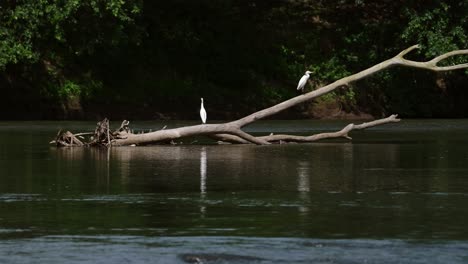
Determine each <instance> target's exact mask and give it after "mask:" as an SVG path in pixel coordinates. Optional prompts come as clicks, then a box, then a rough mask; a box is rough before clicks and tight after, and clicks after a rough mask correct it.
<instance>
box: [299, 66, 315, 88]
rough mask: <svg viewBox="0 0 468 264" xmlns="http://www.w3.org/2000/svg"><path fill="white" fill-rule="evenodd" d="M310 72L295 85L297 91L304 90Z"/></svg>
mask: <svg viewBox="0 0 468 264" xmlns="http://www.w3.org/2000/svg"><path fill="white" fill-rule="evenodd" d="M311 73H312V72H310V71H306V72H305V74H304V76H302V78H301V79H300V80H299V83H298V84H297V90H304V87H305V86H306V84H307V80H309V77H310V75H309V74H311Z"/></svg>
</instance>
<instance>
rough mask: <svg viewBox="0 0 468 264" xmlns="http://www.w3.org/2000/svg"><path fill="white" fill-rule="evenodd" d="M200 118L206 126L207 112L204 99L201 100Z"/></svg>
mask: <svg viewBox="0 0 468 264" xmlns="http://www.w3.org/2000/svg"><path fill="white" fill-rule="evenodd" d="M200 118H201V121H202V122H203V124H205V123H206V110H205V107H203V98H202V99H201V107H200Z"/></svg>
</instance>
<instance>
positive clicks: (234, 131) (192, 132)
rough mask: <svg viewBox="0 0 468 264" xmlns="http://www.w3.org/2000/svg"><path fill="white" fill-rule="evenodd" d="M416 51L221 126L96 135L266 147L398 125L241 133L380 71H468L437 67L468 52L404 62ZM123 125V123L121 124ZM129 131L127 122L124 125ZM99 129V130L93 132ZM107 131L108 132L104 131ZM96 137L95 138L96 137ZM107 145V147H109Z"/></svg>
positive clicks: (124, 141)
mask: <svg viewBox="0 0 468 264" xmlns="http://www.w3.org/2000/svg"><path fill="white" fill-rule="evenodd" d="M417 48H419V45H414V46H411V47H409V48H407V49H405V50H403V51H402V52H400V53H399V54H397V55H396V56H395V57H393V58H390V59H388V60H385V61H383V62H381V63H379V64H376V65H374V66H372V67H370V68H368V69H365V70H363V71H360V72H358V73H356V74H353V75H350V76H347V77H344V78H342V79H339V80H337V81H335V82H333V83H331V84H328V85H326V86H323V87H321V88H318V89H316V90H314V91H311V92H308V93H305V94H302V95H299V96H296V97H293V98H291V99H289V100H286V101H283V102H281V103H279V104H277V105H274V106H272V107H269V108H266V109H263V110H260V111H258V112H255V113H253V114H250V115H248V116H246V117H243V118H241V119H238V120H235V121H231V122H227V123H222V124H201V125H195V126H186V127H179V128H173V129H163V130H158V131H155V132H150V133H144V134H133V133H130V130H129V129H123V128H122V126H121V128H120V129H119V130H118V131H115V132H113V133H112V134H111V135H107V137H104V136H102V135H97V136H98V137H102V138H106V139H107V140H109V141H107V142H106V143H105V144H104V145H106V146H124V145H139V144H157V143H162V142H170V141H172V140H175V139H180V138H185V137H191V136H200V135H204V136H209V137H211V138H213V139H216V140H219V141H222V142H228V143H237V144H247V143H250V144H258V145H267V144H271V143H278V142H280V143H283V142H312V141H317V140H320V139H325V138H338V137H344V138H348V139H350V137H349V136H348V133H349V132H350V131H351V130H357V129H365V128H367V127H371V126H376V125H382V124H386V123H391V122H398V121H400V119H397V118H396V117H397V116H396V115H392V116H389V117H387V118H384V119H379V120H375V121H373V122H369V123H363V124H360V125H354V124H349V125H348V126H346V127H345V128H343V129H342V130H340V131H337V132H332V133H322V134H317V135H311V136H295V135H269V136H261V137H255V136H252V135H250V134H248V133H246V132H244V131H242V128H243V127H244V126H246V125H248V124H251V123H253V122H255V121H257V120H260V119H264V118H266V117H269V116H272V115H275V114H277V113H279V112H281V111H284V110H286V109H288V108H291V107H293V106H295V105H298V104H301V103H304V102H306V101H310V100H312V99H314V98H316V97H319V96H321V95H324V94H326V93H329V92H331V91H333V90H335V89H337V88H340V87H347V86H348V85H349V84H350V83H352V82H355V81H358V80H361V79H364V78H367V77H369V76H371V75H373V74H375V73H378V72H380V71H382V70H385V69H388V68H391V67H395V66H405V67H412V68H420V69H426V70H431V71H436V72H443V71H451V70H457V69H465V68H468V63H463V64H457V65H452V66H443V67H440V66H437V64H438V63H439V62H441V61H443V60H445V59H447V58H449V57H452V56H456V55H467V54H468V50H455V51H452V52H448V53H445V54H442V55H440V56H437V57H435V58H434V59H432V60H429V61H426V62H417V61H411V60H408V59H405V58H404V56H405V55H406V54H408V53H409V52H411V51H413V50H414V49H417ZM124 122H125V121H124ZM127 128H128V123H127ZM96 130H98V129H96ZM107 131H108V130H107ZM95 137H96V136H95ZM109 142H110V144H109Z"/></svg>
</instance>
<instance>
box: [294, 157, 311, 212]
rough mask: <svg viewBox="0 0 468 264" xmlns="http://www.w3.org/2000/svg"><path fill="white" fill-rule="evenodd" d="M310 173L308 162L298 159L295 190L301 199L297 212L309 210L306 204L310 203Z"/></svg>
mask: <svg viewBox="0 0 468 264" xmlns="http://www.w3.org/2000/svg"><path fill="white" fill-rule="evenodd" d="M310 173H311V170H310V162H308V161H299V162H298V164H297V191H298V192H299V199H300V201H301V203H300V206H299V212H301V213H303V214H304V213H307V212H308V211H309V207H308V206H306V205H307V204H309V203H310V198H309V191H310Z"/></svg>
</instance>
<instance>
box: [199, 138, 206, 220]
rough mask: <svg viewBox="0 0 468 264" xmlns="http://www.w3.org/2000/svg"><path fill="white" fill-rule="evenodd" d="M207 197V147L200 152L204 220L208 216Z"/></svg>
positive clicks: (202, 213)
mask: <svg viewBox="0 0 468 264" xmlns="http://www.w3.org/2000/svg"><path fill="white" fill-rule="evenodd" d="M205 197H206V147H202V148H201V150H200V199H201V203H200V214H201V217H202V218H204V217H205V214H206V206H205V205H204V200H205Z"/></svg>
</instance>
